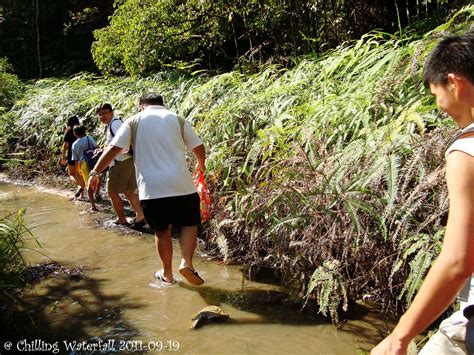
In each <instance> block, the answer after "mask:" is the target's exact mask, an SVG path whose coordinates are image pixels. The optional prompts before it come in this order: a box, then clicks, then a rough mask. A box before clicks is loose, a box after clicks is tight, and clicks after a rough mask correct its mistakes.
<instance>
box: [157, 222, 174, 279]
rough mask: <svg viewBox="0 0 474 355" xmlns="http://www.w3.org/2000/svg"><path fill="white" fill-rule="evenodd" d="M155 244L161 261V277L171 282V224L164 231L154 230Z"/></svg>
mask: <svg viewBox="0 0 474 355" xmlns="http://www.w3.org/2000/svg"><path fill="white" fill-rule="evenodd" d="M155 246H156V251H157V252H158V255H159V256H160V259H161V263H162V264H163V278H164V279H165V281H166V282H173V266H172V261H173V240H172V239H171V225H169V226H168V229H167V230H166V231H156V232H155Z"/></svg>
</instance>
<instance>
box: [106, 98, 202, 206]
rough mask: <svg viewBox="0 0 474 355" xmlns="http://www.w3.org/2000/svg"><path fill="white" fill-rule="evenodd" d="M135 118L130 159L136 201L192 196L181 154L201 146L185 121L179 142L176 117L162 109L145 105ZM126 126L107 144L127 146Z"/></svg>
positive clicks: (125, 123) (189, 175)
mask: <svg viewBox="0 0 474 355" xmlns="http://www.w3.org/2000/svg"><path fill="white" fill-rule="evenodd" d="M138 115H139V116H140V120H139V123H138V128H137V136H136V138H135V147H134V150H133V157H134V162H135V171H136V176H137V184H138V196H139V198H140V200H150V199H155V198H163V197H171V196H182V195H189V194H192V193H195V192H196V187H195V185H194V182H193V180H192V177H191V173H190V172H189V169H188V165H187V162H186V155H185V152H186V148H187V149H188V150H190V151H191V150H193V149H194V148H196V147H198V146H200V145H201V144H202V141H201V139H200V138H199V137H198V136H197V134H196V133H195V132H194V129H193V128H192V127H191V126H190V125H189V124H188V123H187V122H186V123H185V125H184V132H183V135H184V140H183V135H182V134H181V129H180V125H179V120H178V117H177V116H176V114H175V113H174V112H171V111H169V110H167V109H165V108H164V107H163V106H154V105H150V106H147V107H145V109H144V111H142V112H141V113H139V114H138ZM129 123H130V121H129V120H126V121H125V122H124V123H123V124H122V126H121V127H120V129H119V130H118V131H117V133H116V134H115V137H114V139H112V142H110V145H113V146H116V147H120V148H124V149H126V148H128V147H129V146H130V143H131V129H130V124H129Z"/></svg>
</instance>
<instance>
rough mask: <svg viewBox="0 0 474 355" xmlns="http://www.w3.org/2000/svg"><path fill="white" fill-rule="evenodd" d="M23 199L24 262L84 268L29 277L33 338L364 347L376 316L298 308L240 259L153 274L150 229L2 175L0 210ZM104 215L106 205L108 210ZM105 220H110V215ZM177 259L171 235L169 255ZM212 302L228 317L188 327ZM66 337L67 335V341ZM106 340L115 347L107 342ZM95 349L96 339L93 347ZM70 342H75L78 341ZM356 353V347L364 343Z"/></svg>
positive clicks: (374, 334)
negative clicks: (191, 278) (186, 278)
mask: <svg viewBox="0 0 474 355" xmlns="http://www.w3.org/2000/svg"><path fill="white" fill-rule="evenodd" d="M22 207H26V208H27V212H26V215H25V221H26V224H27V225H28V226H30V227H33V228H32V232H33V234H34V235H35V236H36V238H37V239H38V241H39V242H40V243H41V248H38V247H37V246H35V244H34V243H30V245H31V247H32V248H35V249H38V250H39V251H40V252H37V251H33V250H26V251H25V253H24V255H25V258H26V259H27V260H28V262H29V263H31V264H32V265H33V264H36V263H39V262H44V261H48V260H55V261H57V262H59V263H60V264H62V265H66V266H68V267H72V268H76V267H81V268H85V271H84V274H85V277H83V278H80V279H74V278H71V277H55V278H50V279H48V280H46V281H43V282H41V283H40V284H39V285H36V286H35V288H34V290H33V292H32V293H31V294H30V296H29V297H27V299H26V302H27V304H30V305H31V307H32V308H34V309H35V312H36V314H37V315H38V318H39V319H41V324H40V329H39V333H38V334H37V336H36V339H48V341H49V342H51V341H52V340H54V341H58V342H59V345H58V346H59V348H60V349H61V353H63V352H65V344H64V343H63V341H66V340H67V341H68V342H72V341H76V342H82V341H87V342H88V343H92V342H93V341H94V340H95V341H98V340H101V341H102V340H103V341H107V340H110V341H111V342H112V343H110V342H109V343H101V344H102V345H101V346H103V347H102V348H99V349H101V350H106V351H113V350H114V349H115V350H116V351H119V352H125V351H126V350H128V351H130V352H141V351H145V350H147V349H148V350H150V352H158V350H161V351H167V352H176V353H182V354H357V353H359V354H360V353H361V350H368V349H370V348H371V346H372V344H374V343H375V342H376V341H377V339H379V337H380V335H379V333H378V329H379V328H380V327H383V326H384V325H383V322H382V321H381V320H380V319H379V318H380V317H377V315H375V314H372V313H370V312H365V311H362V312H359V315H358V316H357V317H358V319H352V320H349V321H347V322H346V323H345V324H344V325H343V326H342V328H341V329H338V330H337V329H336V328H335V327H334V326H333V325H332V324H331V323H330V322H328V320H325V319H324V318H321V317H316V316H315V315H314V313H311V312H309V311H306V310H305V311H302V312H300V307H299V306H298V305H297V304H296V303H295V302H294V300H292V299H290V298H288V297H286V293H284V290H282V289H280V288H279V287H276V286H273V285H268V284H262V283H257V282H252V281H248V280H246V279H245V278H244V277H243V275H242V272H241V271H240V269H239V267H237V266H226V265H220V264H218V263H216V262H213V261H209V260H206V259H204V258H200V257H199V256H197V257H196V258H195V267H196V269H197V270H198V271H199V272H200V275H201V276H202V277H203V278H204V279H205V280H206V283H205V284H204V285H203V286H200V287H191V286H189V285H188V284H186V283H185V282H182V280H181V278H179V274H178V273H175V275H176V279H177V280H178V281H181V282H178V283H177V284H175V285H173V286H165V285H162V284H160V283H159V282H158V283H157V282H155V281H154V280H153V277H152V275H153V273H154V272H155V271H156V270H157V269H158V267H159V260H158V257H157V255H156V251H155V247H154V239H153V236H152V235H150V234H142V233H135V232H128V231H126V230H125V229H119V228H109V229H104V228H97V227H95V223H94V220H95V219H97V218H98V217H99V216H101V217H102V220H103V219H104V215H103V214H101V213H98V214H90V213H88V212H87V209H88V207H89V206H88V205H87V204H85V203H75V202H71V201H69V200H68V199H67V197H66V196H64V195H58V194H57V193H51V192H47V191H40V190H39V189H37V188H33V187H25V186H18V185H13V184H6V183H1V184H0V216H1V215H4V214H5V212H6V211H9V212H13V211H15V210H17V209H19V208H22ZM106 218H109V219H110V220H111V219H112V218H113V216H112V215H108V216H107V215H106ZM109 224H110V223H109ZM173 265H174V266H175V267H177V266H178V265H179V244H178V243H177V242H176V243H175V255H174V264H173ZM208 305H219V306H220V307H221V308H222V309H223V310H224V311H225V312H227V313H228V314H229V315H230V317H231V321H230V322H228V323H222V324H209V325H206V326H204V327H202V328H200V329H197V330H192V329H190V325H191V319H192V318H193V317H194V315H196V314H197V313H198V312H199V311H200V310H201V309H202V308H204V307H206V306H208ZM353 318H355V317H353ZM69 344H70V345H71V344H72V343H69ZM112 344H113V348H114V349H112ZM96 349H97V348H96ZM76 350H77V349H76ZM362 353H363V352H362Z"/></svg>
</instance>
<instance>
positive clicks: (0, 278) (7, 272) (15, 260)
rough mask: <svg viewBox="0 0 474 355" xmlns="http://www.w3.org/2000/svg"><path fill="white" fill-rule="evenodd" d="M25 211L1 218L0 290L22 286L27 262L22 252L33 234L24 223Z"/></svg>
mask: <svg viewBox="0 0 474 355" xmlns="http://www.w3.org/2000/svg"><path fill="white" fill-rule="evenodd" d="M24 213H25V210H24V209H21V210H19V211H18V212H17V213H15V214H9V215H6V216H4V217H2V218H0V290H6V289H9V288H12V287H18V286H22V285H23V284H24V280H23V278H22V272H23V271H24V269H25V262H24V260H23V257H22V255H21V250H22V249H23V248H24V247H25V243H26V240H27V237H28V236H31V237H32V234H31V232H30V231H29V229H28V228H27V227H26V226H25V225H24V223H23V215H24Z"/></svg>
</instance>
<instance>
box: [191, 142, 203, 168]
mask: <svg viewBox="0 0 474 355" xmlns="http://www.w3.org/2000/svg"><path fill="white" fill-rule="evenodd" d="M193 154H194V156H195V157H196V160H197V168H198V169H199V170H201V171H202V172H203V173H205V172H206V149H205V148H204V145H203V144H201V145H198V146H197V147H195V148H194V149H193Z"/></svg>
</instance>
